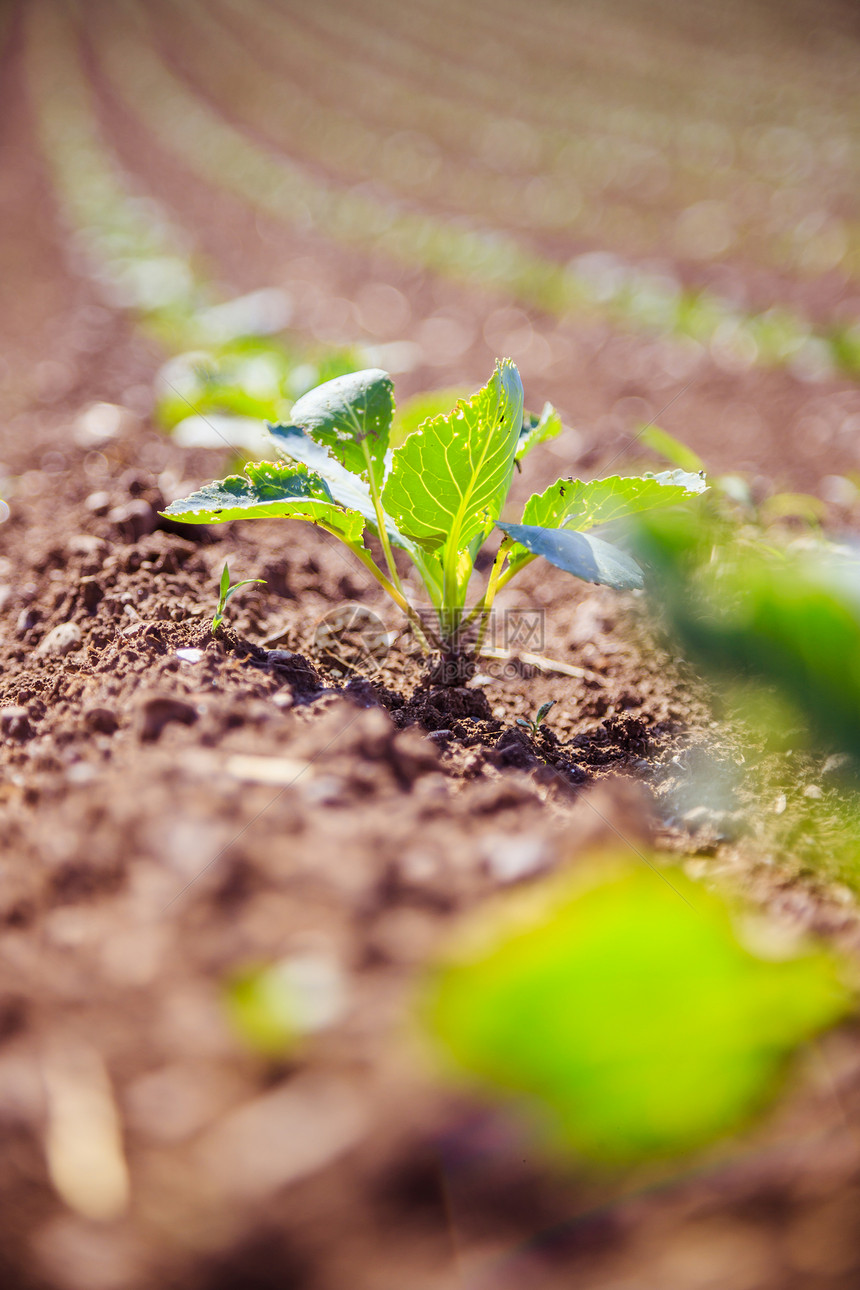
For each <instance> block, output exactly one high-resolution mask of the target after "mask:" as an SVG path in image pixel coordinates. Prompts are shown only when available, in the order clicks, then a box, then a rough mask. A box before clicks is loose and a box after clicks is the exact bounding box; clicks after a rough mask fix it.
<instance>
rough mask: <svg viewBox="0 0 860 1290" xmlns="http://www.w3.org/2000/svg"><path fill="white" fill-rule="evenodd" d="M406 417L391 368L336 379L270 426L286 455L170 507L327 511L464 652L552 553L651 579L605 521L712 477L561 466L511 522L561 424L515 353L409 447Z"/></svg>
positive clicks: (232, 515)
mask: <svg viewBox="0 0 860 1290" xmlns="http://www.w3.org/2000/svg"><path fill="white" fill-rule="evenodd" d="M393 416H394V386H393V383H392V380H391V377H390V376H389V375H388V373H387V372H382V371H379V370H377V369H372V370H370V371H364V372H354V373H352V374H351V375H349V376H340V377H337V378H336V379H335V380H333V381H327V382H326V383H325V384H324V385H320V386H318V387H317V388H316V389H314V390H311V391H310V392H309V393H308V394H305V395H303V397H302V398H300V399H299V400H298V402H297V403H296V404H295V405H294V407H293V410H292V413H291V416H290V421H289V424H278V425H269V427H268V428H269V431H270V433H271V435H272V439H273V446H274V447H275V448H276V449H277V451H278V454H279V456H280V457H281V458H282V460H281V461H280V462H279V463H272V462H266V461H264V462H256V463H250V464H249V465H247V466H246V467H245V474H244V475H231V476H230V477H229V478H227V479H222V480H219V481H217V482H216V483H213V484H207V485H206V486H205V487H204V488H201V489H200V491H199V492H196V493H193V494H192V495H191V496H190V497H186V498H184V499H182V500H181V501H176V502H173V503H171V505H170V506H169V507H168V508H167V510H166V511H165V512H164V513H165V515H167V516H169V518H170V519H172V520H178V521H180V522H182V523H188V524H201V523H204V524H223V523H225V522H227V521H229V520H238V519H263V518H271V517H274V516H284V517H285V518H288V519H297V520H306V521H308V522H310V523H312V524H316V525H317V527H318V528H320V529H322V530H324V531H325V532H326V533H330V534H332V535H333V536H334V537H336V538H338V539H339V540H340V541H341V542H343V543H344V544H345V545H346V546H347V547H348V548H349V549H350V551H352V552H353V554H354V555H355V556H356V557H357V559H359V560H360V561H361V563H362V564H363V565H364V566H365V568H366V569H367V570H368V571H369V572H370V573H371V574H372V575H373V577H374V578H375V579H376V580H377V582H379V583H380V584H381V586H382V587H384V589H385V590H386V592H387V593H388V595H389V596H390V597H391V598H392V600H394V601H395V603H396V604H397V605H398V606H399V607H400V609H401V610H402V611H403V613H404V614H405V615H406V616H407V618H408V619H409V620H410V622H411V623H412V624H413V626H414V627H415V629H416V631H417V633H418V635H419V639H420V640H421V641H422V642H423V643H424V644H425V645H426V646H427V648H428V652H429V651H430V650H437V651H439V652H440V653H441V654H443V655H444V656H445V657H448V658H451V657H456V656H458V655H463V654H466V653H469V652H470V650H472V649H477V648H479V647H480V643H481V640H482V636H483V630H484V627H485V626H486V622H487V618H488V615H489V611H490V609H491V608H492V605H493V601H494V599H495V597H496V595H497V594H498V593H499V591H501V589H502V588H503V587H505V586H506V585H507V584H508V583H509V582H510V581H511V579H512V578H514V577H516V576H517V574H518V573H520V572H521V571H522V570H523V569H524V568H525V567H526V565H528V564H530V563H531V562H532V561H533V560H535V559H536V558H537V557H538V556H542V557H543V558H544V559H546V560H549V561H550V563H551V564H554V565H556V566H557V567H558V568H560V569H564V570H565V571H566V572H567V573H571V574H573V575H574V576H575V577H577V578H583V579H585V581H587V582H594V583H603V584H606V585H607V586H610V587H616V588H619V589H633V588H638V587H641V586H642V581H643V580H642V571H641V569H640V568H639V566H638V564H637V563H636V562H635V561H634V560H633V559H632V557H631V556H629V555H628V554H627V553H626V552H625V551H622V550H620V549H619V548H618V547H617V546H614V545H613V544H612V543H610V542H608V541H607V540H606V538H605V537H603V536H599V535H598V531H597V530H598V529H599V527H600V526H601V525H604V524H606V523H608V522H609V521H610V520H618V519H622V518H624V517H625V516H627V515H630V514H633V513H634V512H640V511H647V510H652V509H654V508H655V507H662V506H667V505H673V504H675V503H677V502H680V501H683V500H685V499H686V498H689V497H692V496H694V495H695V494H697V493H701V492H702V491H703V490H704V488H705V487H706V485H705V481H704V478H703V477H701V476H700V475H697V474H691V473H687V472H685V471H680V470H676V471H672V472H667V473H666V474H662V475H644V476H635V477H632V478H623V477H621V476H618V475H615V476H612V477H611V478H609V479H599V480H592V481H591V482H589V483H585V482H583V481H581V480H576V479H569V478H568V479H559V480H557V481H556V482H555V483H554V484H551V485H550V486H549V488H547V489H546V490H545V491H544V492H543V493H535V494H534V495H533V496H532V497H530V498H529V500H528V501H527V502H526V505H525V509H524V511H523V514H522V517H521V519H520V522H519V523H516V524H513V523H509V522H507V521H502V519H501V515H502V512H503V508H504V506H505V502H506V499H507V496H508V492H509V490H510V487H511V481H512V479H513V475H514V471H515V469H516V468H517V467H519V465H520V463H521V462H522V460H523V458H524V457H525V456H526V455H527V453H528V452H530V451H531V449H532V448H534V447H535V445H536V444H539V443H541V442H543V441H544V440H546V439H549V438H552V437H553V436H555V435H557V434H558V433H559V431H560V430H561V421H560V419H559V417H558V414H557V412H556V411H555V409H554V408H552V407H551V405H549V404H547V405H546V406H545V407H544V410H543V412H542V413H541V414H540V416H531V415H525V416H524V415H523V387H522V382H521V381H520V376H519V372H518V371H517V369H516V366H515V365H514V363H512V362H511V360H510V359H504V360H503V361H501V362H498V363H497V364H496V368H495V371H494V372H493V375H492V376H491V378H490V380H489V381H488V382H487V384H486V385H485V386H484V387H483V388H482V389H480V390H478V391H477V393H475V394H473V395H472V396H471V397H470V398H468V399H459V400H458V401H457V403H456V404H455V406H454V407H453V409H452V410H451V411H450V412H447V413H443V414H441V415H436V416H430V417H428V418H427V419H426V420H424V421H423V422H421V424H419V425H418V426H417V427H415V428H413V429H412V430H411V431H410V432H409V433H408V434H407V435H406V437H405V438H404V439H403V441H402V442H400V443H399V444H397V445H396V446H394V445H393V444H392V441H391V430H392V419H393ZM496 529H498V530H499V531H500V532H501V534H502V538H501V542H500V543H499V547H498V551H497V553H496V557H495V560H494V562H493V565H492V569H491V571H490V574H489V578H488V580H487V582H486V585H485V586H484V589H483V593H482V594H481V595H480V596H479V597H478V598H477V600H475V601H474V602H473V603H472V604H471V605H470V604H469V603H468V600H469V588H470V583H471V580H472V574H473V571H474V567H475V560H476V557H477V555H478V552H479V551H480V550H481V548H482V547H483V545H484V544H485V542H487V541H488V539H489V538H490V537H491V535H492V534H493V532H494V531H495V530H496ZM368 537H372V538H374V539H375V540H376V542H377V543H378V546H379V550H380V552H381V559H379V560H377V558H376V556H375V554H374V552H373V551H372V550H371V548H370V547H369V546H368V545H367V538H368ZM395 550H397V551H400V552H402V553H403V555H404V557H405V558H406V559H407V560H408V561H409V562H410V564H411V565H412V568H413V569H414V571H415V573H416V574H417V578H418V581H419V582H420V584H421V586H422V588H423V591H424V594H425V596H426V599H427V601H429V604H430V606H431V612H430V614H429V616H428V614H427V613H426V612H422V610H423V608H424V607H423V606H420V605H419V603H418V602H417V601H416V599H415V598H414V597H413V595H412V594H411V593H410V592H409V591H407V588H406V586H405V584H404V579H403V578H402V577H401V572H400V569H399V568H398V566H397V563H396V561H395V557H394V552H395Z"/></svg>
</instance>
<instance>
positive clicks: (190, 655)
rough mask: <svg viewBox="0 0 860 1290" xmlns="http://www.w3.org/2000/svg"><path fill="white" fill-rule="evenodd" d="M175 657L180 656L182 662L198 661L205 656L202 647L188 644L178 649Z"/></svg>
mask: <svg viewBox="0 0 860 1290" xmlns="http://www.w3.org/2000/svg"><path fill="white" fill-rule="evenodd" d="M176 657H177V658H181V659H182V662H183V663H199V662H200V661H201V660H202V659H203V658H205V657H206V656H205V654H204V652H203V650H202V649H194V648H192V647H191V646H188V647H183V648H182V649H178V650H177V651H176Z"/></svg>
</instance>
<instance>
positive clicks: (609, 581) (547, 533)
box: [498, 523, 645, 591]
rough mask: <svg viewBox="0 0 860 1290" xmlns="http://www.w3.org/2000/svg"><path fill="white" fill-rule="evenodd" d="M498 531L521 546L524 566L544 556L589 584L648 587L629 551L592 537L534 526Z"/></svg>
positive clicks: (504, 526)
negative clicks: (535, 557) (536, 556)
mask: <svg viewBox="0 0 860 1290" xmlns="http://www.w3.org/2000/svg"><path fill="white" fill-rule="evenodd" d="M498 527H499V528H500V529H501V530H502V532H503V533H506V534H507V535H508V536H509V537H511V538H513V540H514V541H515V542H516V543H518V546H517V547H514V548H513V550H514V552H515V553H516V552H518V551H523V552H525V555H524V556H523V557H522V558H521V559H520V560H519V563H520V564H522V563H524V561H525V560H526V559H527V558H528V556H529V555H542V556H543V558H544V559H545V560H549V562H550V564H554V565H555V566H556V568H558V569H564V571H565V573H572V574H573V575H574V577H576V578H582V579H583V581H585V582H596V583H599V584H600V585H602V586H605V587H614V588H615V589H616V591H634V590H638V589H639V588H641V587H643V586H644V585H645V584H644V580H643V577H642V570H641V569H640V568H639V565H638V564H637V563H636V561H635V560H634V559H633V558H632V557H631V556H629V555H628V554H627V552H626V551H621V550H620V549H619V548H618V547H617V546H612V545H611V543H609V542H604V540H603V539H602V538H599V537H595V536H594V535H593V534H592V533H578V532H576V531H575V530H573V529H544V528H539V527H538V526H536V525H530V524H502V523H500V524H499V525H498Z"/></svg>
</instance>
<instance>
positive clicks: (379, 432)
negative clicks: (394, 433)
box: [290, 368, 394, 483]
mask: <svg viewBox="0 0 860 1290" xmlns="http://www.w3.org/2000/svg"><path fill="white" fill-rule="evenodd" d="M393 415H394V384H393V382H392V380H391V377H390V376H389V375H388V373H387V372H382V371H380V370H379V369H378V368H370V369H368V370H367V371H365V372H351V373H350V374H349V375H348V376H338V377H336V378H335V379H334V380H333V381H326V382H325V384H324V385H318V386H317V387H316V389H314V390H310V391H309V392H308V393H307V394H304V395H302V397H301V398H300V399H299V400H298V402H297V403H296V404H295V405H294V406H293V410H292V412H291V414H290V420H291V421H292V423H293V424H294V425H296V426H298V427H299V429H301V430H304V431H305V433H306V434H307V435H309V436H310V438H311V439H313V441H314V442H315V443H318V444H321V445H322V446H323V447H324V448H327V449H328V450H329V452H330V453H331V454H332V456H333V457H335V458H336V459H337V460H338V461H339V462H340V464H341V465H342V466H344V467H345V468H346V469H347V470H348V471H350V472H351V473H352V474H353V475H359V476H360V477H361V478H362V479H363V480H364V481H365V483H369V482H370V477H371V473H372V474H373V476H374V478H375V479H381V478H382V474H383V470H384V464H385V455H386V453H387V452H388V439H389V433H390V430H391V418H392V417H393Z"/></svg>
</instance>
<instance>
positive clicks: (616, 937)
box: [423, 855, 851, 1162]
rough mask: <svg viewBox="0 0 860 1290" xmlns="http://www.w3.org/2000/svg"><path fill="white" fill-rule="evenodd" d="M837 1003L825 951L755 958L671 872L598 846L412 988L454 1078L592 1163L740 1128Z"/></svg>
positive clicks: (652, 1152)
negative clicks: (521, 1110) (524, 1115)
mask: <svg viewBox="0 0 860 1290" xmlns="http://www.w3.org/2000/svg"><path fill="white" fill-rule="evenodd" d="M850 1007H851V998H850V995H849V992H848V990H847V989H846V987H845V986H844V985H843V984H842V982H841V981H840V979H839V975H838V971H837V970H836V965H835V964H834V963H833V961H832V960H831V959H830V958H829V957H827V956H825V955H824V954H821V953H814V954H806V955H805V956H804V957H797V958H791V959H786V960H783V961H773V960H769V958H768V957H762V958H760V957H758V956H757V955H756V954H755V953H754V952H753V951H752V950H750V949H747V948H745V947H744V946H743V945H741V944H740V943H739V942H738V940H737V937H736V936H735V934H734V931H733V928H732V925H731V921H730V919H729V917H728V914H727V911H726V909H725V907H724V905H723V904H722V902H721V901H720V900H719V899H718V898H717V897H716V896H714V895H712V894H711V893H709V892H707V891H705V890H703V889H702V888H701V887H698V886H696V885H695V884H693V883H692V882H690V881H689V880H688V879H686V878H685V877H684V876H683V874H681V873H680V872H679V871H678V869H672V870H670V871H669V872H668V873H666V874H665V875H664V874H660V873H658V872H655V870H654V869H653V868H652V867H651V862H650V861H649V862H648V864H647V865H646V864H644V863H641V864H638V866H637V867H635V868H634V867H630V865H629V863H626V864H625V863H624V862H623V861H621V860H620V859H619V858H617V857H613V856H606V855H603V856H600V857H596V859H595V865H594V868H593V870H591V871H589V870H587V869H581V870H580V871H579V875H578V877H577V878H575V879H574V880H570V879H567V880H564V881H563V882H551V883H547V884H545V886H544V888H543V889H542V890H532V891H530V892H529V893H528V894H527V895H526V896H525V897H521V898H520V899H519V900H515V901H513V902H512V904H511V905H510V906H509V907H508V909H507V910H502V911H499V910H498V909H496V910H494V911H490V912H489V913H486V914H484V915H483V916H481V917H479V919H478V920H477V921H476V923H473V924H472V925H471V926H470V927H467V929H466V936H465V938H464V942H463V944H462V945H461V946H460V947H459V950H458V951H457V952H456V953H455V954H452V955H451V957H450V958H449V960H448V961H447V962H446V963H445V964H443V965H442V966H441V967H440V968H439V969H438V970H437V972H436V973H435V974H434V976H433V977H432V979H431V980H430V982H429V986H428V988H427V990H426V992H425V995H424V999H423V1015H424V1018H425V1020H426V1022H427V1023H428V1025H429V1028H430V1030H431V1031H432V1032H433V1033H434V1034H435V1036H436V1037H437V1039H438V1040H439V1041H440V1043H441V1044H442V1045H443V1046H444V1048H445V1049H446V1050H447V1053H448V1054H449V1056H450V1058H451V1059H452V1060H453V1063H454V1065H455V1067H456V1068H457V1069H459V1071H461V1072H462V1073H463V1074H464V1075H466V1076H468V1077H470V1078H471V1080H472V1081H473V1082H477V1084H478V1086H479V1087H483V1088H485V1089H487V1090H489V1091H491V1092H493V1091H496V1092H498V1093H500V1094H507V1095H512V1096H514V1097H516V1098H518V1099H519V1100H520V1102H521V1103H522V1101H523V1100H525V1103H526V1105H527V1106H528V1105H531V1106H532V1107H534V1108H535V1109H536V1110H537V1112H538V1116H537V1123H538V1124H540V1125H542V1126H543V1130H544V1133H545V1134H548V1136H549V1137H550V1139H551V1140H552V1142H553V1143H555V1144H560V1145H562V1146H564V1147H566V1148H568V1149H572V1150H574V1151H576V1152H577V1153H579V1154H582V1155H586V1156H588V1157H591V1158H592V1159H596V1160H598V1161H601V1162H615V1161H626V1160H635V1159H637V1158H643V1157H644V1158H648V1157H651V1156H661V1155H667V1154H674V1153H677V1152H683V1151H687V1150H689V1149H690V1148H693V1147H697V1146H700V1145H702V1144H704V1143H707V1142H709V1141H711V1140H713V1139H714V1138H717V1137H719V1136H721V1135H723V1134H725V1133H728V1132H731V1131H732V1130H734V1129H737V1128H738V1127H740V1126H741V1125H742V1124H743V1122H744V1121H745V1120H746V1119H747V1118H748V1117H749V1116H750V1115H751V1114H752V1113H753V1112H754V1111H756V1110H758V1109H759V1108H760V1106H761V1105H762V1104H763V1102H764V1101H765V1099H766V1098H767V1097H768V1095H770V1094H771V1093H773V1092H774V1091H775V1089H776V1087H777V1078H778V1076H779V1074H780V1073H781V1070H782V1068H783V1065H784V1063H785V1059H786V1057H787V1056H788V1055H789V1054H790V1053H791V1052H792V1050H793V1049H794V1048H795V1047H796V1046H797V1045H798V1044H800V1043H802V1042H803V1041H805V1040H807V1039H809V1038H811V1037H812V1036H814V1035H815V1034H816V1033H817V1032H818V1031H820V1030H821V1029H823V1028H824V1027H826V1026H829V1025H831V1024H833V1023H834V1022H835V1021H837V1020H838V1019H839V1018H840V1017H841V1016H842V1015H844V1014H845V1013H846V1012H847V1011H848V1010H849V1009H850Z"/></svg>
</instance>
